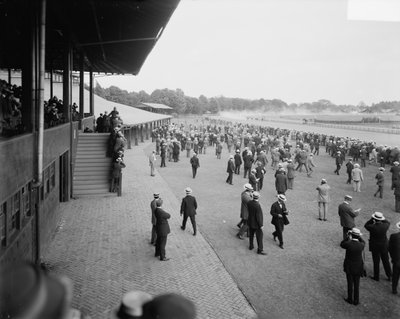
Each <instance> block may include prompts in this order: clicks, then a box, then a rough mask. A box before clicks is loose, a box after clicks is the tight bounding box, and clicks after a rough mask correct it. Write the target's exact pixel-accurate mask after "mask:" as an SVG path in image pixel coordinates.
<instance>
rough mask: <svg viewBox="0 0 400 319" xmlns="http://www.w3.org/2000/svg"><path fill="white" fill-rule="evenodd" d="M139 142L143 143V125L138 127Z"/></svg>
mask: <svg viewBox="0 0 400 319" xmlns="http://www.w3.org/2000/svg"><path fill="white" fill-rule="evenodd" d="M140 142H142V143H143V142H144V138H143V124H142V125H140Z"/></svg>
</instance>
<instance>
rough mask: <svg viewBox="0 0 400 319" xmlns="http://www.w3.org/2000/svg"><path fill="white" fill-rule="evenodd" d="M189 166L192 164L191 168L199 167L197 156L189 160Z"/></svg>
mask: <svg viewBox="0 0 400 319" xmlns="http://www.w3.org/2000/svg"><path fill="white" fill-rule="evenodd" d="M190 164H192V167H193V168H198V167H200V162H199V158H198V157H197V156H195V155H193V156H192V158H191V159H190Z"/></svg>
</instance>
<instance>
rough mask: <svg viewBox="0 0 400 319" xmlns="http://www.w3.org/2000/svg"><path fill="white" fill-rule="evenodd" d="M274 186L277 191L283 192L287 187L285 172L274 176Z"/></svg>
mask: <svg viewBox="0 0 400 319" xmlns="http://www.w3.org/2000/svg"><path fill="white" fill-rule="evenodd" d="M275 188H276V191H277V192H278V193H285V192H286V191H287V188H288V184H287V177H286V174H277V175H276V176H275Z"/></svg>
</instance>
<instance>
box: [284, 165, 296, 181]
mask: <svg viewBox="0 0 400 319" xmlns="http://www.w3.org/2000/svg"><path fill="white" fill-rule="evenodd" d="M286 169H287V174H286V176H287V178H294V177H295V174H294V172H295V170H296V167H295V165H294V164H293V163H289V164H287V166H286Z"/></svg>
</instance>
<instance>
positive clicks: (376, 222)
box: [364, 212, 392, 281]
mask: <svg viewBox="0 0 400 319" xmlns="http://www.w3.org/2000/svg"><path fill="white" fill-rule="evenodd" d="M389 226H390V223H389V222H388V221H387V220H386V219H385V217H384V216H383V214H382V213H380V212H375V213H373V214H372V217H371V219H370V220H369V221H367V222H366V223H365V225H364V227H365V229H367V230H368V231H369V233H370V238H369V250H370V252H371V253H372V260H373V261H374V276H373V277H371V278H372V279H373V280H376V281H379V262H380V260H382V264H383V268H384V269H385V273H386V276H387V277H388V280H390V279H391V277H392V270H391V269H390V263H389V254H388V239H387V237H386V233H387V231H388V229H389Z"/></svg>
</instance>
